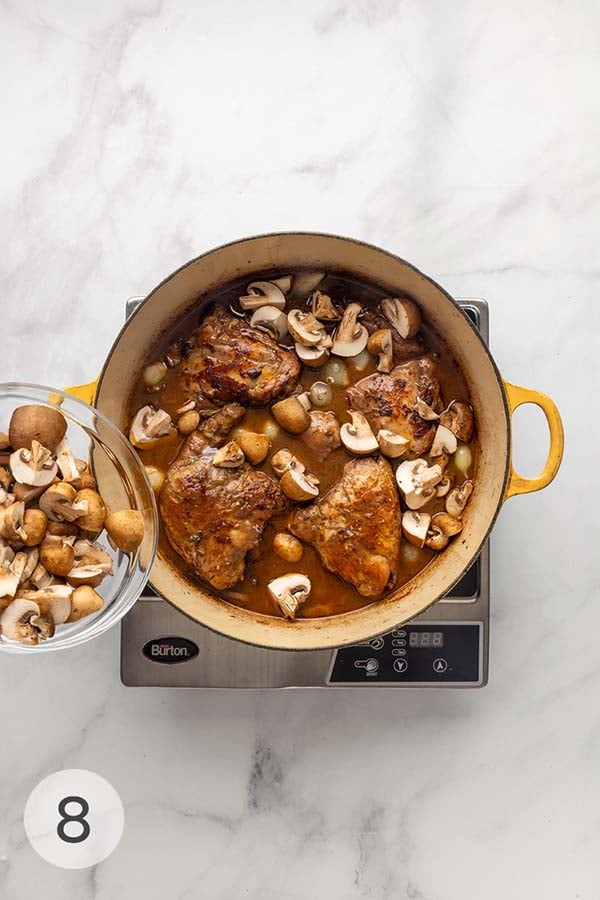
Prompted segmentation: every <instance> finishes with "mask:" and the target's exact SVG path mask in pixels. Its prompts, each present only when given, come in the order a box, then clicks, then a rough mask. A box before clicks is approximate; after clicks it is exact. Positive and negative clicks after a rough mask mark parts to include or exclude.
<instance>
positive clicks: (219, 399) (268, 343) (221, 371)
mask: <svg viewBox="0 0 600 900" xmlns="http://www.w3.org/2000/svg"><path fill="white" fill-rule="evenodd" d="M196 335H197V349H196V350H194V351H193V352H192V353H191V354H190V356H189V358H188V359H187V361H186V364H185V368H184V370H183V374H184V380H185V384H186V386H187V388H188V389H189V390H190V391H193V392H194V393H200V394H202V395H203V396H204V397H207V398H208V399H209V400H212V401H214V402H216V403H231V402H232V401H237V402H238V403H246V404H248V405H250V406H264V405H266V404H267V403H270V402H271V400H275V399H277V398H278V397H286V396H287V395H288V394H291V393H292V391H293V390H294V388H295V387H296V384H297V383H298V379H299V377H300V368H301V366H300V361H299V359H298V357H297V356H296V354H295V353H294V352H292V351H291V350H286V349H285V347H280V346H279V344H277V343H275V341H274V340H273V338H272V337H270V336H269V335H268V334H266V333H265V332H264V331H260V330H259V329H257V328H252V327H251V326H250V325H249V324H248V322H246V321H244V320H243V319H238V318H236V317H235V316H233V315H231V313H229V312H228V311H227V310H226V309H224V307H222V306H216V307H215V308H214V309H213V311H212V312H210V313H209V314H208V315H207V316H206V317H205V318H204V319H203V321H202V323H201V324H200V327H199V328H198V330H197V332H196Z"/></svg>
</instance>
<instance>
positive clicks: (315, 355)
mask: <svg viewBox="0 0 600 900" xmlns="http://www.w3.org/2000/svg"><path fill="white" fill-rule="evenodd" d="M294 349H295V350H296V354H297V356H298V359H299V360H300V361H301V362H303V363H304V365H305V366H308V368H309V369H318V368H319V366H322V365H323V363H325V362H327V360H328V359H329V350H328V349H327V347H325V346H324V345H323V344H322V343H321V344H313V345H311V346H310V347H305V346H304V344H300V343H298V342H297V341H296V343H295V344H294Z"/></svg>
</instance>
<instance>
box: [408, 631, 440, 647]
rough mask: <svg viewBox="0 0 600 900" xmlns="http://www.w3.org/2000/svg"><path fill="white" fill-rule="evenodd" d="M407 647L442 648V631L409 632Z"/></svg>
mask: <svg viewBox="0 0 600 900" xmlns="http://www.w3.org/2000/svg"><path fill="white" fill-rule="evenodd" d="M408 646H409V647H419V648H421V647H436V648H438V647H443V646H444V632H443V631H411V633H410V637H409V642H408Z"/></svg>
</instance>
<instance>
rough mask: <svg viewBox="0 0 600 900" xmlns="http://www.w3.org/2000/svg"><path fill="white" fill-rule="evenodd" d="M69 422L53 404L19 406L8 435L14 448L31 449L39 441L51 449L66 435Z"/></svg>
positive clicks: (14, 413) (13, 415)
mask: <svg viewBox="0 0 600 900" xmlns="http://www.w3.org/2000/svg"><path fill="white" fill-rule="evenodd" d="M66 430H67V422H66V419H65V417H64V416H63V414H62V413H60V412H59V411H58V410H57V409H54V408H53V407H51V406H40V405H36V404H32V405H30V406H19V407H17V409H15V411H14V412H13V414H12V417H11V420H10V425H9V428H8V436H9V440H10V444H11V447H12V448H13V450H22V449H25V450H31V445H32V442H33V441H38V443H40V444H42V446H44V447H47V448H48V449H49V450H54V448H55V447H56V445H57V444H58V443H59V441H61V440H62V438H63V437H64V436H65V432H66Z"/></svg>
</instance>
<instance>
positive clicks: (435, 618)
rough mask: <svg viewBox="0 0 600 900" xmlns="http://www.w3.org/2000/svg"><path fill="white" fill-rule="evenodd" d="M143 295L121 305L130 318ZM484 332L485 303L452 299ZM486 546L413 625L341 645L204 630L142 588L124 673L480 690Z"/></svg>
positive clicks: (138, 681)
mask: <svg viewBox="0 0 600 900" xmlns="http://www.w3.org/2000/svg"><path fill="white" fill-rule="evenodd" d="M140 299H141V298H133V299H132V300H130V301H129V302H128V304H127V315H130V313H131V312H132V311H133V309H134V308H135V306H136V305H137V304H138V303H139V302H140ZM458 302H459V303H460V305H461V306H462V308H463V310H464V312H465V314H466V315H468V316H469V317H470V318H471V319H472V320H473V321H474V322H475V324H476V325H477V327H478V328H479V330H480V331H481V334H482V336H483V337H484V339H485V340H486V341H487V340H488V337H489V327H488V306H487V303H485V301H483V300H475V299H463V300H459V301H458ZM489 603H490V590H489V545H488V544H487V543H486V545H485V547H484V548H483V550H482V552H481V555H480V556H479V558H478V559H477V560H476V562H475V563H474V564H473V566H472V567H471V569H470V570H469V571H468V572H467V573H466V574H465V576H464V577H463V578H462V580H461V581H460V583H459V584H458V585H456V587H455V589H454V590H453V591H451V592H450V594H449V595H448V596H447V597H445V598H443V599H442V600H440V601H439V602H438V603H436V604H435V605H434V606H432V607H431V608H430V609H428V610H427V611H426V612H424V613H422V615H420V616H418V618H416V619H414V620H413V621H412V622H411V623H410V624H407V625H403V626H401V627H399V628H397V629H396V630H394V631H392V632H390V633H389V634H386V635H383V636H381V637H377V638H373V639H372V640H370V641H365V642H363V643H360V644H355V645H353V646H351V647H343V648H340V649H338V650H316V651H315V650H312V651H301V652H293V651H279V650H268V649H262V648H259V647H252V646H249V645H247V644H242V643H240V642H239V641H233V640H231V639H229V638H226V637H223V636H221V635H219V634H216V633H215V632H212V631H209V630H208V629H207V628H205V627H204V626H202V625H199V624H198V623H197V622H194V621H193V620H191V619H189V618H187V616H184V615H183V613H181V612H179V610H177V609H176V608H175V607H174V606H172V605H171V604H170V603H168V602H167V601H165V600H163V599H161V598H160V597H157V596H156V595H153V594H152V592H151V591H150V590H149V591H148V593H147V595H145V596H143V597H141V598H140V599H139V600H138V602H137V603H136V605H135V606H134V607H133V609H132V610H131V611H130V612H129V613H128V615H127V616H126V617H125V618H124V619H123V622H122V624H121V679H122V681H123V684H126V685H131V686H156V687H197V688H300V687H320V688H324V687H328V688H333V687H361V688H364V687H453V688H459V687H460V688H463V687H483V685H485V684H487V680H488V656H489Z"/></svg>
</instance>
